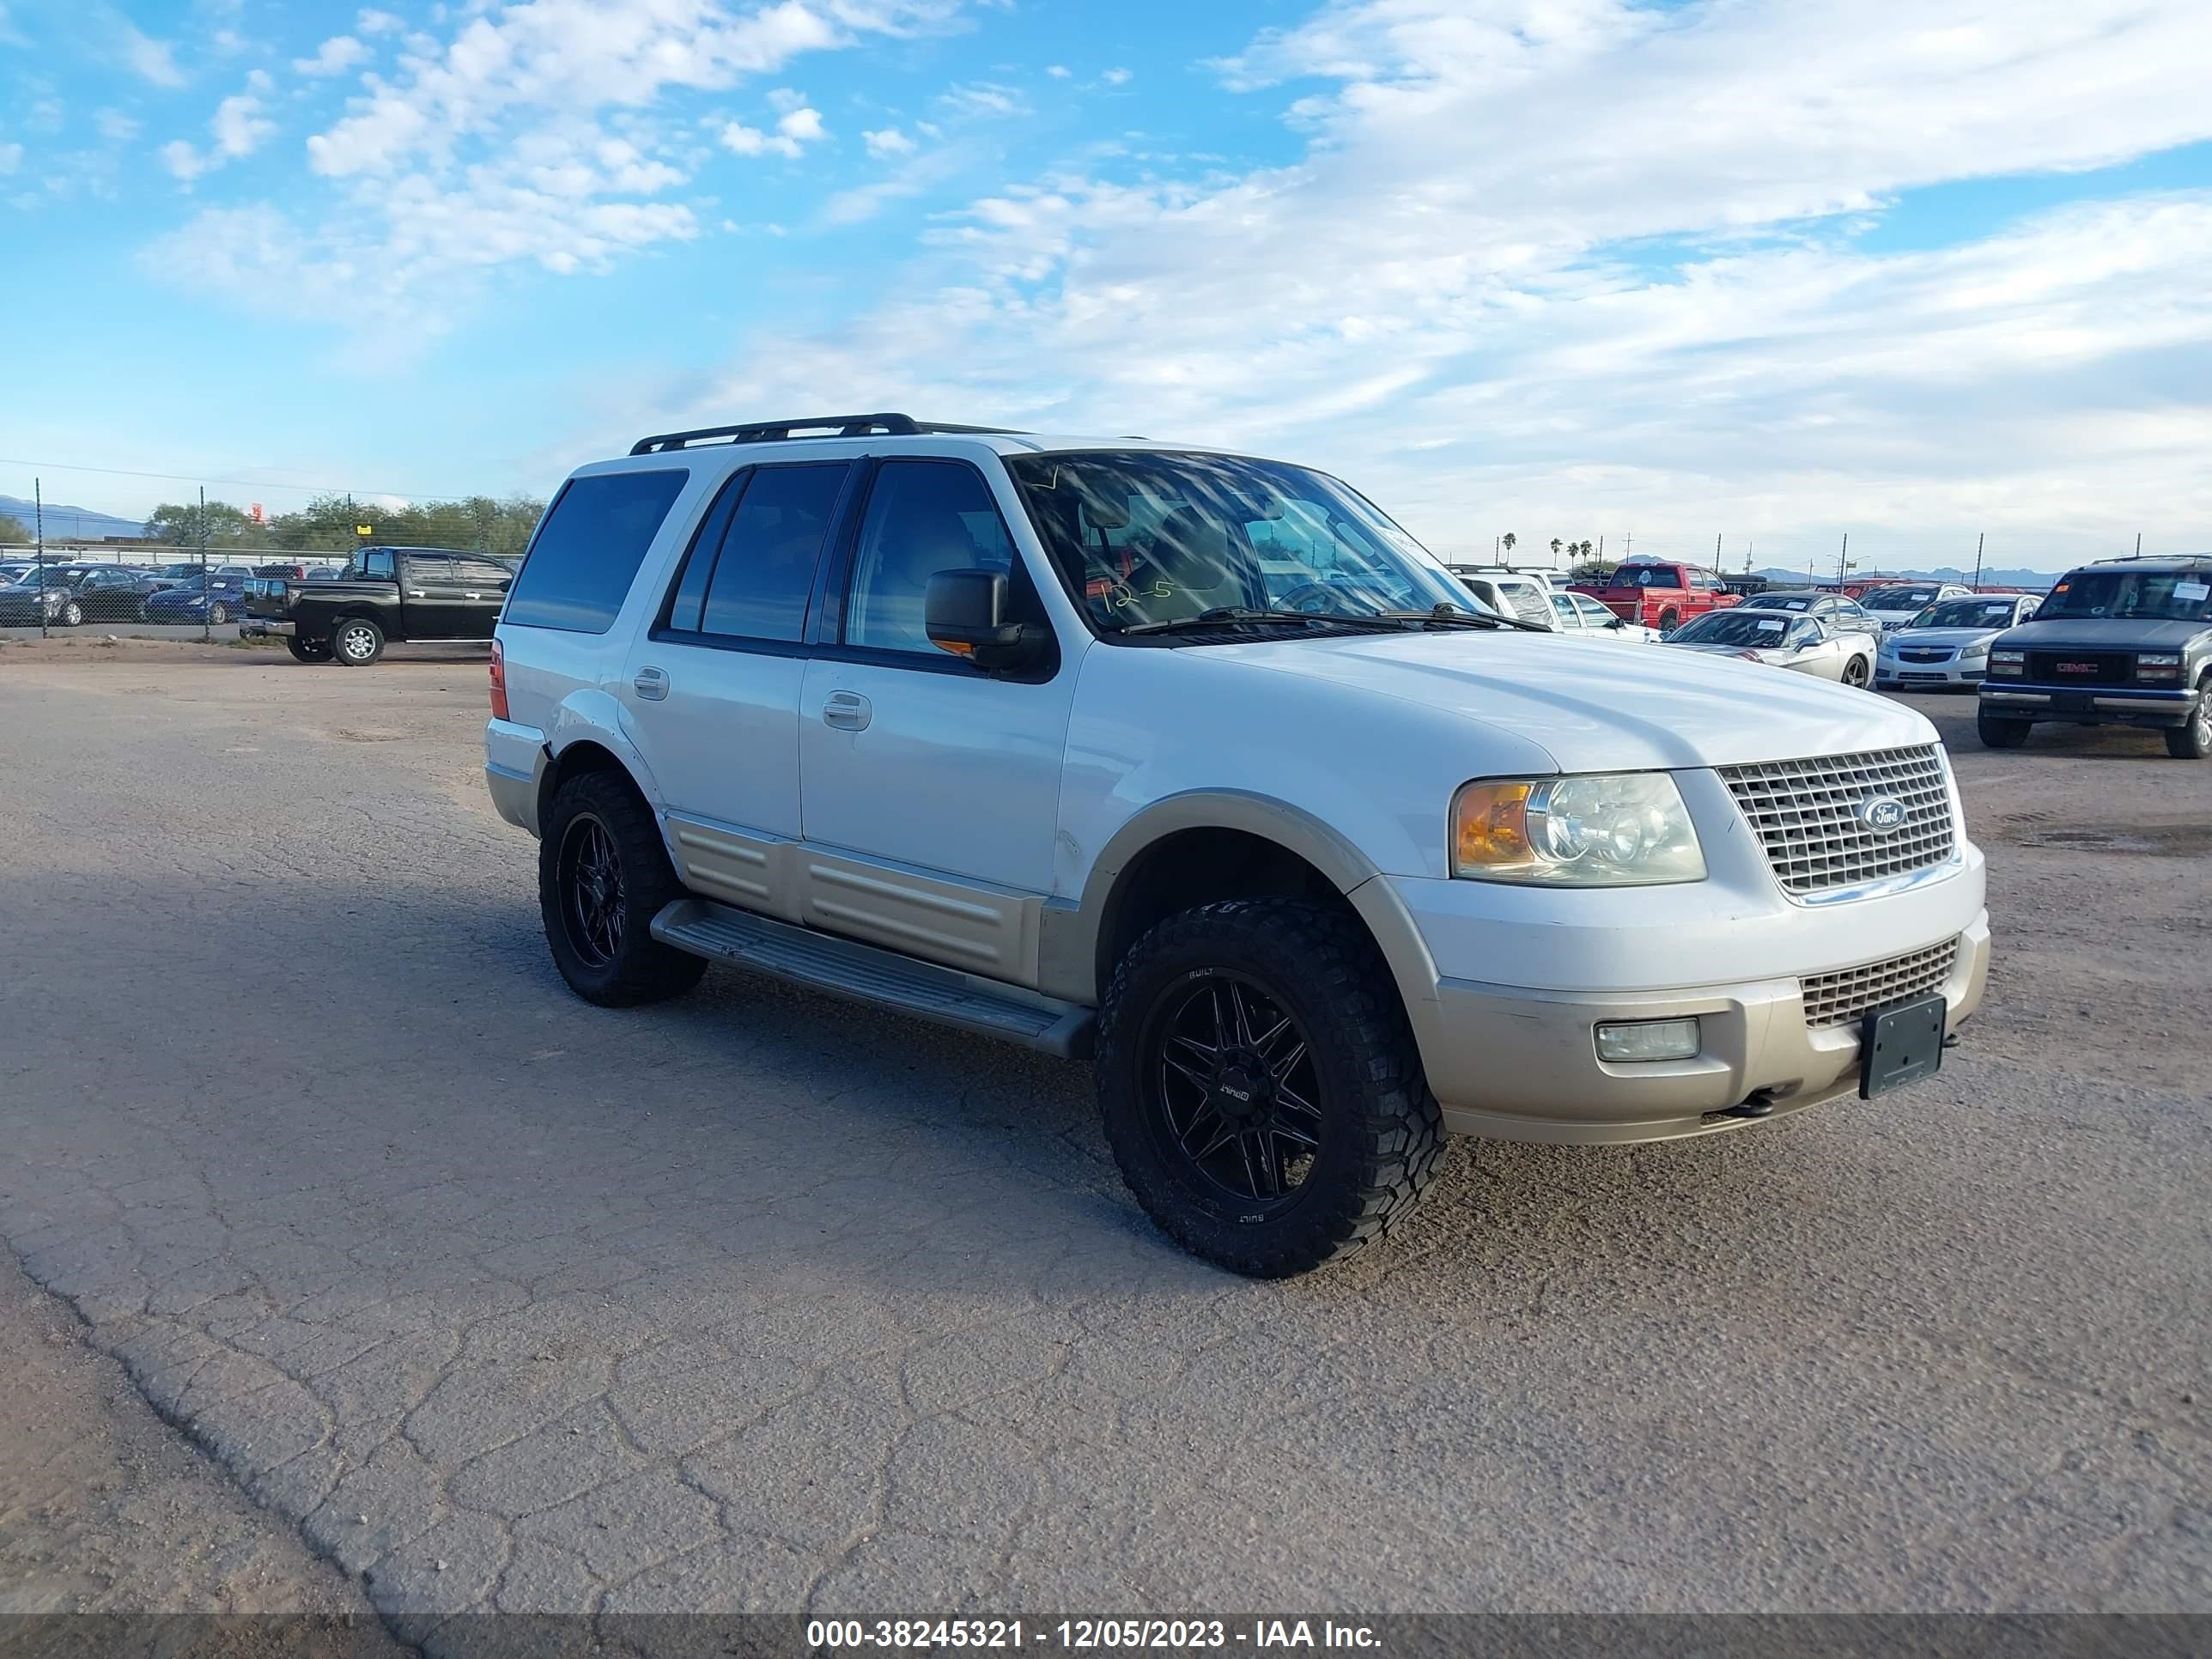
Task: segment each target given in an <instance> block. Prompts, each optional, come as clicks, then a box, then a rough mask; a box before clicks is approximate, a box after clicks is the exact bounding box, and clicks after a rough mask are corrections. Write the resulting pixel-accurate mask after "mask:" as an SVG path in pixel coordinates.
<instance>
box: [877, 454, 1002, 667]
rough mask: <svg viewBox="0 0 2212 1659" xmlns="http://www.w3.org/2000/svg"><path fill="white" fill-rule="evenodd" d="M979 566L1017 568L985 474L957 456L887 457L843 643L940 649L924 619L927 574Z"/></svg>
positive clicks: (894, 648) (893, 648) (883, 648)
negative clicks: (942, 458) (931, 458)
mask: <svg viewBox="0 0 2212 1659" xmlns="http://www.w3.org/2000/svg"><path fill="white" fill-rule="evenodd" d="M976 568H993V569H998V570H1004V571H1006V572H1007V573H1008V574H1010V575H1012V574H1014V572H1015V570H1016V563H1015V559H1014V546H1013V543H1012V541H1011V540H1010V539H1008V538H1007V535H1006V523H1005V521H1004V520H1002V519H1000V516H999V509H998V505H997V503H996V502H994V501H993V500H992V499H991V492H990V490H989V489H987V487H986V486H985V484H984V483H983V480H982V479H981V477H979V476H978V475H977V474H976V472H975V470H974V469H973V468H971V467H968V466H965V465H962V464H961V463H959V462H957V461H885V462H884V464H883V466H882V467H881V468H880V469H879V470H878V472H877V474H876V483H875V488H874V489H872V491H871V492H870V493H869V495H868V515H867V518H866V520H865V521H864V522H863V523H862V524H861V526H860V547H859V549H858V550H857V551H856V552H855V554H854V562H853V590H852V595H851V598H850V599H849V600H848V603H847V607H846V613H845V642H846V643H847V644H848V645H861V646H868V647H872V648H874V649H876V650H878V651H912V652H927V653H930V654H932V655H937V654H939V653H938V649H937V647H935V646H933V645H932V644H931V643H930V642H929V635H928V632H927V629H925V628H924V627H923V625H922V600H923V595H924V593H925V592H926V591H927V588H928V586H929V579H930V578H931V577H932V576H933V575H935V574H937V573H938V572H939V571H940V570H973V569H976ZM1018 585H1019V584H1018V583H1014V584H1012V586H1018Z"/></svg>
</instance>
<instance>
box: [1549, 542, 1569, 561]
mask: <svg viewBox="0 0 2212 1659" xmlns="http://www.w3.org/2000/svg"><path fill="white" fill-rule="evenodd" d="M1565 545H1566V544H1565V542H1563V541H1561V540H1560V539H1559V538H1558V537H1557V536H1554V537H1553V538H1552V556H1553V558H1555V559H1556V558H1558V557H1559V550H1560V549H1561V548H1563V547H1565Z"/></svg>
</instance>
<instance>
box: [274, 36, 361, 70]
mask: <svg viewBox="0 0 2212 1659" xmlns="http://www.w3.org/2000/svg"><path fill="white" fill-rule="evenodd" d="M368 55H369V53H368V47H367V46H363V45H362V43H361V42H360V41H358V40H356V39H354V37H353V36H352V35H350V34H334V35H332V36H331V38H330V39H329V40H325V41H324V42H323V44H322V45H321V46H319V47H317V48H316V50H315V55H314V56H313V58H294V59H293V60H292V67H293V68H294V69H295V70H298V71H299V72H300V73H301V74H302V75H309V76H326V75H343V74H344V73H345V72H346V71H347V70H349V69H351V68H352V67H353V66H354V65H355V64H360V63H365V62H366V61H368Z"/></svg>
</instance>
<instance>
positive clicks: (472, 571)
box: [453, 559, 514, 587]
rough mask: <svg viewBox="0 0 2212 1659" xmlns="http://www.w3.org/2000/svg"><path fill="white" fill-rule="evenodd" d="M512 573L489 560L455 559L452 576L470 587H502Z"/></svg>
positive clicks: (503, 566) (501, 565)
mask: <svg viewBox="0 0 2212 1659" xmlns="http://www.w3.org/2000/svg"><path fill="white" fill-rule="evenodd" d="M513 574H514V573H513V572H512V571H510V570H509V569H508V568H507V567H506V566H505V565H503V564H494V563H493V562H491V561H490V560H489V559H456V560H454V561H453V576H454V579H455V580H458V581H463V582H466V583H467V584H468V585H469V586H471V587H502V586H506V584H507V580H508V578H510V577H511V576H512V575H513Z"/></svg>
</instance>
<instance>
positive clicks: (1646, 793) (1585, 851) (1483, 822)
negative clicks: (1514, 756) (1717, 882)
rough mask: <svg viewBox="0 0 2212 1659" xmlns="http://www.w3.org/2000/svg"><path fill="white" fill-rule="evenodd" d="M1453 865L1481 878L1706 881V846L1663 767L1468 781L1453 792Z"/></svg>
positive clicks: (1580, 883) (1568, 883)
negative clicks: (1701, 843) (1703, 847)
mask: <svg viewBox="0 0 2212 1659" xmlns="http://www.w3.org/2000/svg"><path fill="white" fill-rule="evenodd" d="M1451 872H1452V874H1454V875H1455V876H1460V877H1464V878H1468V879H1470V880H1474V881H1509V882H1523V883H1531V884H1540V885H1544V886H1557V887H1648V886H1656V885H1658V884H1662V883H1665V882H1676V881H1703V880H1704V879H1705V854H1703V853H1702V852H1701V851H1699V847H1698V832H1697V829H1696V828H1695V827H1694V826H1693V825H1692V823H1690V814H1689V811H1688V809H1687V808H1686V807H1685V806H1684V805H1682V792H1681V791H1680V790H1679V789H1677V788H1676V787H1674V778H1673V777H1672V776H1670V775H1668V774H1667V773H1665V772H1623V773H1615V774H1599V775H1591V776H1588V777H1575V778H1534V779H1528V780H1525V781H1522V780H1515V781H1495V780H1492V781H1484V782H1480V783H1470V784H1468V785H1466V786H1464V787H1462V789H1461V790H1460V792H1459V793H1458V794H1456V795H1455V796H1454V797H1453V798H1452V810H1451Z"/></svg>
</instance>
